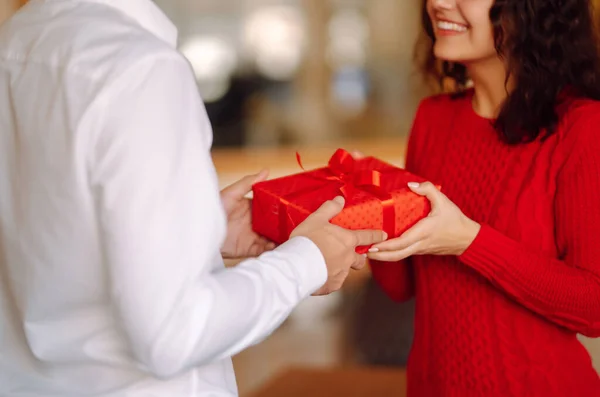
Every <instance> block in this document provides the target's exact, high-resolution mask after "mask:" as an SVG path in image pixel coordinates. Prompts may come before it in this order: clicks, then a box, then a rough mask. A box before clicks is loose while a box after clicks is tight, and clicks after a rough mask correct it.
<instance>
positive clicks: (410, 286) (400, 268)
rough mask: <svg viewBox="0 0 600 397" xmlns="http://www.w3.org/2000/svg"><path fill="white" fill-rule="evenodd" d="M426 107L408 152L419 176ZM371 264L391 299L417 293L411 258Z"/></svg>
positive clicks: (410, 168)
mask: <svg viewBox="0 0 600 397" xmlns="http://www.w3.org/2000/svg"><path fill="white" fill-rule="evenodd" d="M424 107H425V106H424V102H422V103H421V104H420V105H419V108H418V110H417V113H416V116H415V120H414V122H413V125H412V129H411V133H410V137H409V141H408V146H407V150H406V166H405V167H406V170H407V171H409V172H413V173H417V174H418V170H417V168H418V167H417V164H416V159H417V158H419V155H418V154H417V152H418V151H419V147H420V141H421V140H422V135H423V131H424V126H423V122H422V120H423V116H422V115H423V113H424ZM369 264H370V268H371V273H372V275H373V279H374V280H375V281H376V282H377V284H379V286H380V287H381V289H383V291H384V292H385V293H386V294H387V295H388V296H389V297H390V298H391V299H393V300H394V301H397V302H404V301H407V300H409V299H411V298H412V297H413V295H414V293H415V292H414V275H413V269H412V265H411V263H410V258H407V259H404V260H402V261H393V262H385V261H376V260H373V259H371V260H369Z"/></svg>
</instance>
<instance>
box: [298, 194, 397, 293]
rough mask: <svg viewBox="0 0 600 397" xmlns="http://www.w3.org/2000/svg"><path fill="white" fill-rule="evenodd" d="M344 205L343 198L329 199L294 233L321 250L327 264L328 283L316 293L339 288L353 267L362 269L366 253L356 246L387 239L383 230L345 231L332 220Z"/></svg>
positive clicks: (329, 291)
mask: <svg viewBox="0 0 600 397" xmlns="http://www.w3.org/2000/svg"><path fill="white" fill-rule="evenodd" d="M343 208H344V198H343V197H336V198H335V199H334V200H331V201H327V202H326V203H325V204H323V205H322V206H321V208H319V209H318V210H317V211H316V212H314V213H313V214H312V215H310V216H309V217H308V218H306V220H305V221H304V222H302V223H301V224H300V225H298V227H297V228H296V229H295V230H294V231H293V232H292V235H291V237H296V236H304V237H307V238H309V239H310V240H312V241H313V242H314V243H315V245H316V246H317V247H318V248H319V249H320V250H321V253H322V254H323V257H324V258H325V263H326V265H327V282H326V283H325V285H323V287H321V289H319V290H318V291H317V292H316V293H315V294H314V295H326V294H330V293H332V292H335V291H337V290H339V289H340V288H341V287H342V285H343V284H344V281H346V277H348V274H349V273H350V269H356V270H359V269H362V268H363V267H364V266H365V263H366V257H365V255H358V254H357V253H356V251H355V249H356V247H359V246H364V245H371V244H376V243H380V242H382V241H385V239H386V238H387V235H386V234H385V232H383V231H380V230H356V231H351V230H346V229H343V228H341V227H339V226H335V225H332V224H331V223H329V221H330V220H331V219H332V218H333V217H335V216H336V215H337V214H339V213H340V212H341V211H342V209H343Z"/></svg>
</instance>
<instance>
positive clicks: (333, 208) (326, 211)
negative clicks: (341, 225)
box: [313, 196, 346, 222]
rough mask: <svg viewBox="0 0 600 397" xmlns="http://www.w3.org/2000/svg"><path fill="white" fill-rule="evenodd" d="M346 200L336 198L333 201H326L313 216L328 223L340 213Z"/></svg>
mask: <svg viewBox="0 0 600 397" xmlns="http://www.w3.org/2000/svg"><path fill="white" fill-rule="evenodd" d="M345 203H346V200H345V199H344V198H343V197H341V196H338V197H336V198H334V199H333V200H329V201H326V202H325V203H323V205H322V206H321V207H320V208H319V209H318V210H316V211H315V212H314V213H313V216H315V217H318V218H321V219H324V220H326V221H327V222H329V221H330V220H331V219H332V218H334V217H335V216H336V215H337V214H339V213H340V212H342V210H343V209H344V204H345Z"/></svg>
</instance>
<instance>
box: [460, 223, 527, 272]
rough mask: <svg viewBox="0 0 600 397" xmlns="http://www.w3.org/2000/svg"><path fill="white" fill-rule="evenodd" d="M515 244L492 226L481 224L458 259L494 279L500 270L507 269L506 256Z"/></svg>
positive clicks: (513, 248)
mask: <svg viewBox="0 0 600 397" xmlns="http://www.w3.org/2000/svg"><path fill="white" fill-rule="evenodd" d="M515 244H516V242H515V241H513V240H511V239H510V238H509V237H507V236H505V235H504V234H502V233H500V232H498V231H497V230H495V229H493V228H492V227H490V226H488V225H481V230H480V231H479V234H477V237H476V238H475V240H474V241H473V243H472V244H471V245H470V246H469V248H467V250H466V251H465V252H464V253H463V254H462V255H460V256H459V257H458V259H459V260H460V261H461V262H462V263H464V264H465V265H467V266H469V267H471V268H473V269H475V270H477V271H478V272H479V273H481V274H483V275H484V276H486V277H488V278H489V279H495V278H496V276H497V275H498V274H499V273H500V272H505V271H506V270H507V269H506V264H507V262H508V261H507V258H508V257H510V253H511V252H513V251H514V250H515Z"/></svg>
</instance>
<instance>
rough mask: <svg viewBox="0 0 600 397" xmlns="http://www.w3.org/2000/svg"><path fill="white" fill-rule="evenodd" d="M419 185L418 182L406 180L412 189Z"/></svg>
mask: <svg viewBox="0 0 600 397" xmlns="http://www.w3.org/2000/svg"><path fill="white" fill-rule="evenodd" d="M419 186H421V184H420V183H418V182H408V187H410V188H412V189H418V188H419Z"/></svg>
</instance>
